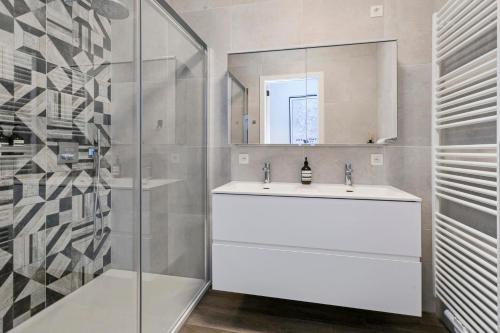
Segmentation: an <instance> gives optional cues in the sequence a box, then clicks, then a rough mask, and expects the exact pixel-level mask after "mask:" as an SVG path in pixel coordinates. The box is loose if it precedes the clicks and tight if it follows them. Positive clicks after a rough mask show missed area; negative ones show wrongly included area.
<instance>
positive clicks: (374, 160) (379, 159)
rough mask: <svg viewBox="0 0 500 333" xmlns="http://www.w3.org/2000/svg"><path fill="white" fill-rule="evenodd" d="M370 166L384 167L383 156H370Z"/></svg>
mask: <svg viewBox="0 0 500 333" xmlns="http://www.w3.org/2000/svg"><path fill="white" fill-rule="evenodd" d="M370 157H371V164H372V165H373V166H380V165H384V155H382V154H371V155H370Z"/></svg>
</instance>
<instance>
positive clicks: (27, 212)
mask: <svg viewBox="0 0 500 333" xmlns="http://www.w3.org/2000/svg"><path fill="white" fill-rule="evenodd" d="M42 230H45V203H44V202H38V203H35V204H30V205H26V206H17V207H14V237H16V238H18V237H27V236H29V235H32V234H35V233H37V232H39V231H42Z"/></svg>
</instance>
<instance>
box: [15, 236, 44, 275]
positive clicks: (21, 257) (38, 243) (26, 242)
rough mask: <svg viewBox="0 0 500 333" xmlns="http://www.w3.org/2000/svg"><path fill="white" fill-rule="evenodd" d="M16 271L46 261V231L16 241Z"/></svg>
mask: <svg viewBox="0 0 500 333" xmlns="http://www.w3.org/2000/svg"><path fill="white" fill-rule="evenodd" d="M13 242H14V269H20V268H23V267H28V266H29V265H32V264H34V263H36V262H40V261H42V260H44V259H45V230H41V231H38V232H35V233H32V234H30V235H28V236H25V237H17V238H16V239H14V241H13Z"/></svg>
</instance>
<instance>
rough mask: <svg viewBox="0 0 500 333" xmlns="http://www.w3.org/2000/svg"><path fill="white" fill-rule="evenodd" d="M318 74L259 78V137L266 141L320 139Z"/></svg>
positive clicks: (286, 141) (319, 87)
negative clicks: (260, 96) (260, 83)
mask: <svg viewBox="0 0 500 333" xmlns="http://www.w3.org/2000/svg"><path fill="white" fill-rule="evenodd" d="M321 77H322V76H321V74H310V73H308V74H296V75H286V76H273V77H262V78H261V82H262V86H263V91H262V94H263V95H264V96H265V98H264V99H263V105H262V106H263V108H261V110H263V112H262V114H261V125H262V126H261V129H262V130H263V132H261V139H262V138H263V139H264V140H263V141H264V142H263V143H266V144H307V143H308V144H316V143H319V142H320V132H321V131H320V128H319V124H320V117H321V114H320V113H321V109H322V105H320V103H319V101H320V98H319V97H320V96H319V95H320V90H321V85H322V80H321Z"/></svg>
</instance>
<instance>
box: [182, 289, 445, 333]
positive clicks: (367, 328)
mask: <svg viewBox="0 0 500 333" xmlns="http://www.w3.org/2000/svg"><path fill="white" fill-rule="evenodd" d="M240 332H245V333H247V332H265V333H309V332H311V333H368V332H370V333H448V331H447V330H446V329H445V328H444V326H443V325H442V324H441V323H440V321H439V320H438V319H437V318H436V317H434V316H433V315H430V314H424V316H423V318H414V317H407V316H398V315H390V314H384V313H378V312H370V311H361V310H354V309H346V308H340V307H334V306H327V305H320V304H312V303H305V302H295V301H286V300H280V299H273V298H267V297H258V296H249V295H241V294H233V293H226V292H218V291H210V292H208V293H207V295H205V297H204V298H203V299H202V301H201V302H200V304H199V305H198V307H197V308H196V309H195V311H194V312H193V313H192V314H191V316H190V317H189V319H188V320H187V322H186V325H185V326H184V328H183V329H182V330H181V333H240Z"/></svg>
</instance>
